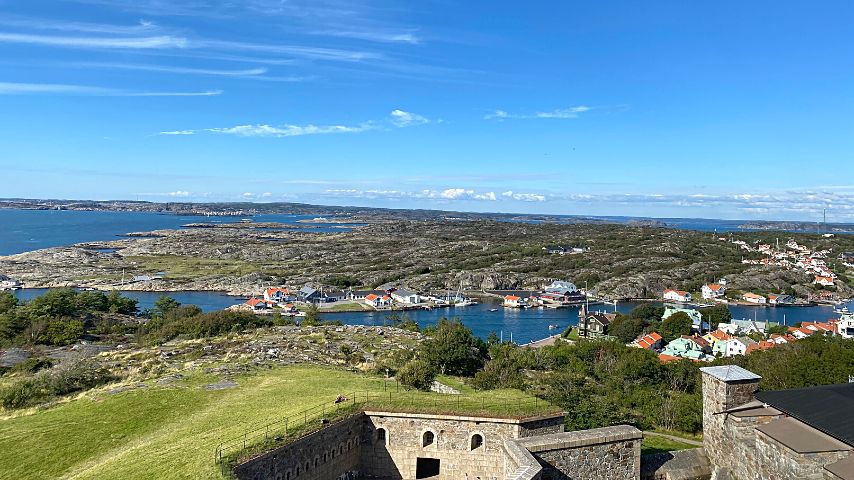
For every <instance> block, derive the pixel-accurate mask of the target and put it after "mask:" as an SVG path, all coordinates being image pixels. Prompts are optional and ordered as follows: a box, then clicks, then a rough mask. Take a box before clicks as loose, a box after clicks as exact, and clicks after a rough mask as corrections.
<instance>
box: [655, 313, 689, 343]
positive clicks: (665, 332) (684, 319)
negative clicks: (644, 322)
mask: <svg viewBox="0 0 854 480" xmlns="http://www.w3.org/2000/svg"><path fill="white" fill-rule="evenodd" d="M693 324H694V321H693V320H691V317H690V316H688V314H687V313H685V312H676V313H674V314H673V315H671V316H669V317H667V318H665V319H664V320H663V321H662V322H661V336H662V337H664V340H665V341H666V342H671V341H673V340H674V339H676V338H679V337H680V336H682V335H690V334H691V326H692V325H693Z"/></svg>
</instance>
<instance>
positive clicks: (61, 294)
mask: <svg viewBox="0 0 854 480" xmlns="http://www.w3.org/2000/svg"><path fill="white" fill-rule="evenodd" d="M27 310H29V312H30V314H31V316H33V317H51V318H56V317H70V316H74V315H76V314H77V313H78V311H79V307H78V305H77V292H76V291H74V290H72V289H70V288H56V289H51V290H48V291H47V293H45V294H44V295H40V296H38V297H36V298H34V299H32V300H30V302H29V303H27Z"/></svg>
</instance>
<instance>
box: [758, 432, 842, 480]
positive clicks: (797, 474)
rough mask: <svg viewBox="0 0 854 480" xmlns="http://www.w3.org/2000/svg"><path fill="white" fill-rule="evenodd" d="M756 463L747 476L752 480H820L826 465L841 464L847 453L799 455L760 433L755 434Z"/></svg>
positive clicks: (823, 476)
mask: <svg viewBox="0 0 854 480" xmlns="http://www.w3.org/2000/svg"><path fill="white" fill-rule="evenodd" d="M755 445H756V463H755V467H754V468H753V469H752V470H754V471H750V472H748V474H755V475H757V476H756V477H751V478H767V479H769V480H778V479H779V480H783V479H788V478H797V479H799V480H823V479H824V478H825V475H826V473H827V471H826V470H825V469H824V466H825V465H828V464H831V463H833V462H835V461H837V460H841V459H843V458H845V457H847V456H848V455H849V452H847V451H844V452H818V453H804V454H799V453H797V452H795V451H793V450H791V449H789V448H788V447H786V446H785V445H783V444H781V443H780V442H777V441H776V440H774V439H773V438H771V437H769V436H768V435H765V434H764V433H762V432H759V431H757V432H756V443H755Z"/></svg>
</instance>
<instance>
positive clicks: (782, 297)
mask: <svg viewBox="0 0 854 480" xmlns="http://www.w3.org/2000/svg"><path fill="white" fill-rule="evenodd" d="M793 303H795V297H793V296H791V295H786V294H785V293H780V294H771V295H768V304H770V305H791V304H793Z"/></svg>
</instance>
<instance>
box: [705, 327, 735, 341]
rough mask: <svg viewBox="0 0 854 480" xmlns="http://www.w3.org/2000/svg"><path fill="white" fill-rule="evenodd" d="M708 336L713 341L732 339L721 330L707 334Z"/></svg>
mask: <svg viewBox="0 0 854 480" xmlns="http://www.w3.org/2000/svg"><path fill="white" fill-rule="evenodd" d="M709 335H711V336H712V337H714V338H715V340H729V339H730V338H732V335H730V334H728V333H726V332H725V331H723V330H720V329H718V330H715V331H714V332H709Z"/></svg>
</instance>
